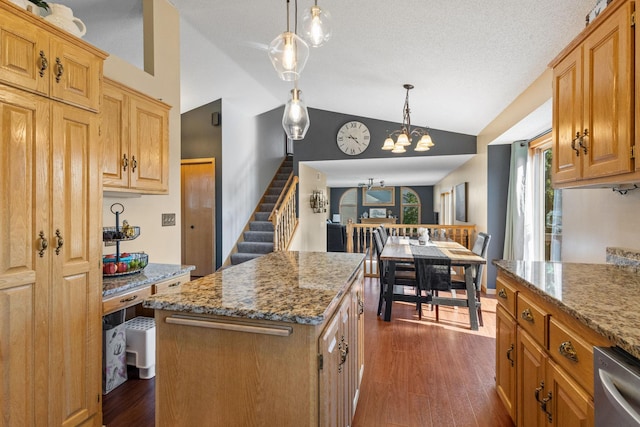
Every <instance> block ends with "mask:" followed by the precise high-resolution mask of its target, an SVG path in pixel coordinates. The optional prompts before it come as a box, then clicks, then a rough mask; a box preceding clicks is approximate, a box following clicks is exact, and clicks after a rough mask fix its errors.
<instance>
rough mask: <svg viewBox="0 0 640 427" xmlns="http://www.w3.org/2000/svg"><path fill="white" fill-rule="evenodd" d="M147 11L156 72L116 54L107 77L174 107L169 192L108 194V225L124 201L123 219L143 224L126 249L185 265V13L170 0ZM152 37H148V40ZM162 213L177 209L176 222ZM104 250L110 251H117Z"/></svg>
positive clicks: (148, 2) (152, 1)
mask: <svg viewBox="0 0 640 427" xmlns="http://www.w3.org/2000/svg"><path fill="white" fill-rule="evenodd" d="M144 4H145V14H147V13H150V12H151V13H152V15H151V16H152V21H153V40H154V41H155V43H154V45H153V46H145V49H152V50H153V61H154V70H155V75H150V74H148V73H146V72H144V71H142V70H141V69H139V68H137V67H135V66H133V65H131V64H130V63H128V62H126V61H124V60H122V59H120V58H118V57H115V56H110V57H109V58H107V60H106V62H105V66H104V75H105V76H107V77H109V78H112V79H114V80H117V81H119V82H122V83H123V84H125V85H127V86H130V87H133V88H135V89H137V90H139V91H141V92H143V93H146V94H148V95H150V96H153V97H154V98H158V99H162V100H163V101H164V102H166V103H167V104H169V105H171V106H172V107H173V108H172V109H171V111H170V113H169V144H170V148H169V161H170V163H169V194H168V195H166V196H165V195H162V196H156V195H153V196H141V197H135V198H129V197H121V196H116V197H112V196H105V197H104V202H103V223H104V225H105V226H114V225H115V216H114V215H113V214H112V213H111V211H110V206H111V205H112V204H113V203H115V202H118V203H122V204H123V205H124V207H125V211H124V213H123V214H122V215H121V217H120V219H121V220H122V219H126V220H128V221H129V224H131V225H137V226H140V229H141V230H140V237H138V238H137V239H136V240H133V241H131V242H125V243H122V245H121V250H122V251H128V252H142V251H144V252H146V253H148V254H149V262H152V263H170V264H180V259H181V250H180V244H179V242H180V239H181V237H180V227H181V225H180V224H181V221H180V45H179V43H180V40H179V37H176V34H178V33H179V22H180V19H179V15H178V11H177V10H176V9H175V7H174V6H173V5H171V4H170V3H169V2H168V1H166V0H144ZM146 41H147V40H146ZM162 213H175V214H176V225H175V226H174V227H162V222H161V218H162V217H161V215H162ZM113 251H114V248H113V247H106V248H104V253H110V252H113Z"/></svg>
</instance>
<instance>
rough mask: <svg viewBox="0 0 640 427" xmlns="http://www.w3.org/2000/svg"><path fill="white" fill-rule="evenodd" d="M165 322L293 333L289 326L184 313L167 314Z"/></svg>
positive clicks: (249, 331) (282, 333) (280, 335)
mask: <svg viewBox="0 0 640 427" xmlns="http://www.w3.org/2000/svg"><path fill="white" fill-rule="evenodd" d="M164 321H165V322H166V323H169V324H173V325H181V326H194V327H197V328H207V329H220V330H223V331H234V332H248V333H251V334H264V335H275V336H278V337H288V336H290V335H291V334H292V333H293V328H292V327H290V326H263V325H256V324H252V323H244V322H232V321H227V322H222V321H217V320H214V319H207V318H200V317H191V316H184V315H177V314H176V315H174V316H169V317H167V318H166V319H164Z"/></svg>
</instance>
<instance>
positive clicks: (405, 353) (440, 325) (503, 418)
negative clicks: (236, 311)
mask: <svg viewBox="0 0 640 427" xmlns="http://www.w3.org/2000/svg"><path fill="white" fill-rule="evenodd" d="M378 289H379V288H378V281H377V279H365V298H366V303H365V349H366V352H365V372H364V378H363V381H362V389H361V395H360V400H359V402H358V408H357V410H356V414H355V418H354V420H353V427H400V426H406V427H413V426H415V427H448V426H452V427H453V426H455V427H459V426H460V427H461V426H479V427H485V426H486V427H512V426H513V423H512V422H511V419H510V418H509V415H508V414H507V411H506V409H505V408H504V406H503V405H502V403H501V402H500V399H499V398H498V395H497V393H496V391H495V378H494V377H495V305H496V301H495V299H494V298H491V297H484V298H482V308H483V310H482V312H483V318H484V326H482V327H480V329H479V330H478V331H471V330H470V329H469V314H468V310H467V309H466V308H462V307H460V308H458V309H454V308H453V307H440V321H439V322H436V321H435V312H434V311H430V307H429V306H423V315H422V320H418V314H417V312H416V309H415V305H414V304H409V303H401V302H396V303H394V305H393V311H392V315H391V316H392V320H391V322H384V321H383V320H382V319H381V318H379V317H377V316H376V309H377V304H378ZM154 393H155V379H151V380H141V379H138V377H137V372H136V369H131V368H130V369H129V380H128V381H127V382H125V383H124V384H122V385H121V386H119V387H118V388H116V389H115V390H113V391H112V392H111V393H109V394H107V395H105V396H104V400H103V421H104V424H105V425H106V426H107V427H129V426H131V427H133V426H135V427H154V425H155V420H154V410H155V404H154Z"/></svg>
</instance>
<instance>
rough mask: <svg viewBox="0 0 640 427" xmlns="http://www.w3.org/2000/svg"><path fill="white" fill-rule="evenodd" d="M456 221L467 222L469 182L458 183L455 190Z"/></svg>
mask: <svg viewBox="0 0 640 427" xmlns="http://www.w3.org/2000/svg"><path fill="white" fill-rule="evenodd" d="M454 197H455V203H456V221H460V222H467V183H466V182H463V183H462V184H458V185H456V188H455V190H454Z"/></svg>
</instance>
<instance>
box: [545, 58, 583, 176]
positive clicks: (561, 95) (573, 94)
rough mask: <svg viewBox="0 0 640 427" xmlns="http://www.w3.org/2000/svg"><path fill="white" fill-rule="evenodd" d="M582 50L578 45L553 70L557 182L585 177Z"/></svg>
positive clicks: (554, 157) (554, 141)
mask: <svg viewBox="0 0 640 427" xmlns="http://www.w3.org/2000/svg"><path fill="white" fill-rule="evenodd" d="M581 83H582V49H581V48H579V47H578V48H576V49H575V50H574V51H573V52H572V53H570V54H569V55H568V56H567V57H566V58H565V59H564V60H563V61H562V62H560V63H559V64H558V65H557V66H556V67H554V69H553V126H552V132H553V182H554V184H556V183H561V182H570V181H575V180H577V179H578V178H579V177H580V176H581V165H582V156H580V155H579V154H578V153H579V152H578V151H576V150H577V149H578V146H577V145H576V144H577V137H576V133H578V134H580V133H581V132H582V131H583V129H582V85H581Z"/></svg>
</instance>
